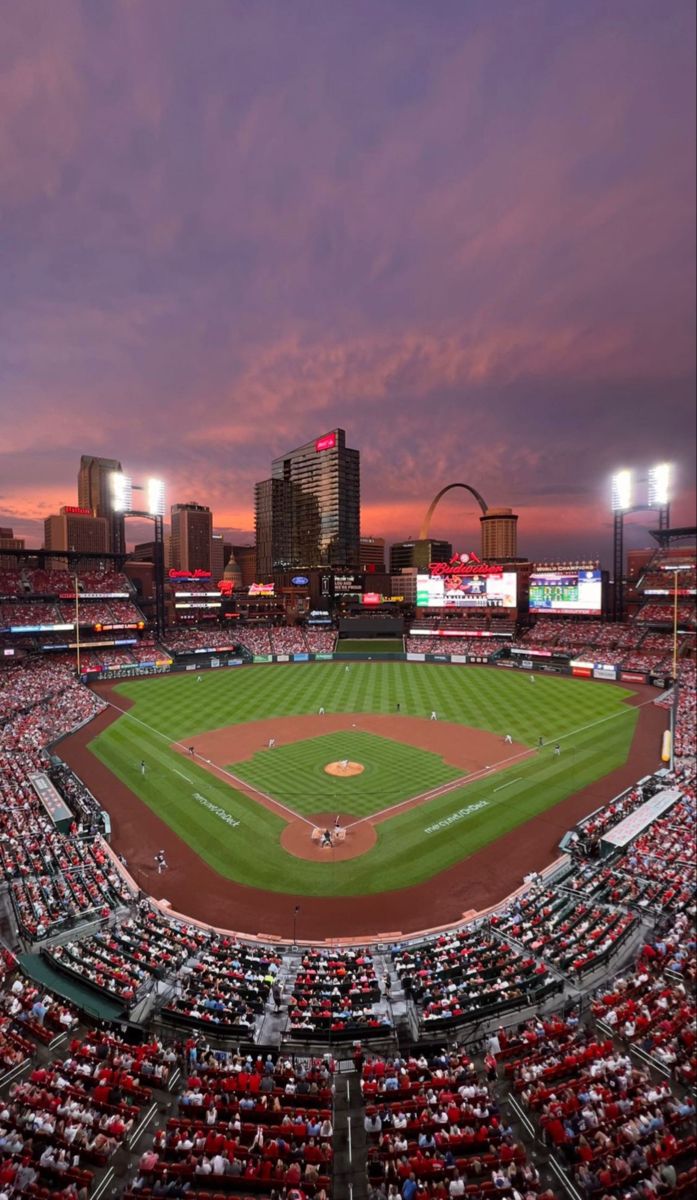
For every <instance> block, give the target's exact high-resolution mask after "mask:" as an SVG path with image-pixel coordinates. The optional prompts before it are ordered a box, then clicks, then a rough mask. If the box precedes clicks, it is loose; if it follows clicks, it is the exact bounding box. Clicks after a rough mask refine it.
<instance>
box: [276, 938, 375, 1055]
mask: <svg viewBox="0 0 697 1200" xmlns="http://www.w3.org/2000/svg"><path fill="white" fill-rule="evenodd" d="M288 1017H289V1030H288V1032H289V1034H290V1035H291V1036H293V1035H298V1036H300V1037H305V1038H307V1037H308V1035H310V1034H311V1035H312V1038H311V1039H310V1040H312V1039H315V1038H317V1037H320V1038H321V1037H325V1036H328V1037H330V1038H331V1039H332V1040H335V1039H336V1038H340V1037H354V1038H355V1037H360V1036H363V1037H367V1036H370V1035H371V1034H373V1035H377V1033H381V1034H385V1033H386V1032H387V1031H389V1030H390V1029H391V1027H392V1020H391V1018H390V1016H389V1015H388V1013H387V1011H386V1009H385V1006H384V1005H383V1004H382V1003H381V994H380V985H379V983H378V979H377V975H376V972H375V967H374V965H373V959H372V956H371V955H370V954H368V953H367V952H366V951H363V950H346V951H342V952H339V951H333V952H329V951H326V952H325V951H319V950H316V951H313V950H307V951H306V952H305V953H304V954H303V955H302V958H301V961H300V966H299V968H298V971H297V974H296V977H295V981H294V983H293V991H292V995H291V996H290V998H289V1001H288Z"/></svg>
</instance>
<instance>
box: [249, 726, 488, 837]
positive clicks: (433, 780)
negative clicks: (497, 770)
mask: <svg viewBox="0 0 697 1200" xmlns="http://www.w3.org/2000/svg"><path fill="white" fill-rule="evenodd" d="M344 758H348V759H352V760H353V761H354V762H359V763H361V765H362V766H363V767H364V768H365V770H364V771H363V774H362V775H356V776H354V777H353V778H350V779H340V778H336V777H333V776H328V775H326V774H325V772H324V767H325V765H326V763H328V762H332V761H334V760H339V761H341V759H344ZM228 769H229V770H230V771H232V772H234V774H235V775H239V776H240V778H241V779H245V780H246V781H247V782H248V783H251V784H253V786H254V787H257V788H259V789H260V790H261V791H263V792H267V793H268V794H269V795H270V796H273V797H274V798H275V799H277V800H281V801H282V802H283V803H284V804H286V805H287V806H288V807H289V808H292V809H293V810H294V811H295V812H296V813H299V814H300V816H305V817H309V816H310V815H311V814H312V813H318V812H324V811H326V810H327V809H334V808H336V810H337V812H338V811H341V813H342V814H343V815H344V816H353V817H356V818H357V819H360V818H361V817H369V816H370V815H371V813H376V812H380V811H381V810H382V809H385V808H390V807H391V806H392V805H393V804H399V802H400V801H401V800H408V799H409V798H410V797H411V796H416V795H418V794H419V793H420V792H425V791H428V789H429V788H433V787H437V786H438V785H439V784H441V783H449V782H450V780H451V779H457V778H458V776H461V775H463V774H464V772H463V771H461V770H458V769H457V768H455V767H450V766H448V765H447V763H444V762H443V760H442V758H440V757H439V756H438V755H437V754H429V753H428V752H427V751H426V750H417V749H415V747H413V746H408V745H405V743H404V742H393V741H392V740H391V739H389V738H382V737H377V736H376V735H375V734H372V733H360V732H357V731H354V730H351V731H347V732H345V733H336V734H329V735H325V736H324V737H318V738H307V739H305V740H304V741H302V742H294V743H293V744H292V745H290V746H276V747H275V748H274V749H273V750H271V751H269V750H261V751H260V752H259V753H258V754H255V755H254V757H253V758H251V759H248V760H247V761H246V762H241V763H240V762H238V763H235V764H234V765H232V766H230V767H229V768H228Z"/></svg>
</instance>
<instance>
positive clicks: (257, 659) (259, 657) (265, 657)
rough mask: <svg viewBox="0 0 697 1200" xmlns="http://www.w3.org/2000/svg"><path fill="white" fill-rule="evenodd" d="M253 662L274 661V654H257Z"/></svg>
mask: <svg viewBox="0 0 697 1200" xmlns="http://www.w3.org/2000/svg"><path fill="white" fill-rule="evenodd" d="M252 662H273V654H255V655H254V657H253V658H252Z"/></svg>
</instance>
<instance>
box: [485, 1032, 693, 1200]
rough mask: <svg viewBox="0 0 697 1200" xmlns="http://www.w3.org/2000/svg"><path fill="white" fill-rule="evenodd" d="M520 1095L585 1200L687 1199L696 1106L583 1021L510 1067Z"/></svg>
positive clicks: (542, 1036)
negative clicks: (620, 1199)
mask: <svg viewBox="0 0 697 1200" xmlns="http://www.w3.org/2000/svg"><path fill="white" fill-rule="evenodd" d="M506 1069H507V1070H508V1071H510V1072H511V1077H512V1084H513V1088H514V1090H516V1091H518V1093H519V1096H520V1100H521V1101H522V1103H523V1104H524V1106H525V1107H526V1108H527V1109H528V1111H529V1113H530V1115H531V1117H532V1119H533V1120H534V1121H535V1122H536V1123H537V1124H538V1126H539V1128H540V1130H541V1132H542V1133H543V1134H544V1136H545V1137H546V1139H547V1141H548V1143H549V1144H550V1146H551V1147H552V1148H553V1150H554V1151H555V1152H556V1153H557V1154H558V1155H559V1156H560V1158H561V1160H562V1162H563V1163H564V1164H565V1165H566V1167H567V1169H568V1170H569V1171H570V1172H571V1173H572V1175H573V1178H574V1182H575V1184H576V1186H577V1187H578V1189H579V1190H580V1191H581V1192H582V1194H583V1195H584V1196H588V1197H593V1196H597V1197H601V1196H619V1195H626V1196H632V1197H634V1196H661V1195H670V1194H673V1192H674V1189H676V1187H678V1185H679V1189H678V1190H676V1191H675V1194H680V1195H682V1194H686V1192H685V1185H686V1184H687V1183H688V1182H689V1181H688V1178H687V1175H688V1173H689V1171H690V1169H691V1161H690V1159H691V1157H693V1156H694V1145H695V1137H694V1129H693V1123H694V1113H695V1109H694V1102H693V1101H692V1100H691V1099H682V1098H679V1097H678V1096H676V1095H675V1094H674V1093H673V1092H672V1090H671V1088H670V1086H669V1084H668V1083H655V1082H654V1081H653V1080H652V1079H651V1077H650V1076H649V1074H648V1072H646V1071H644V1070H640V1069H638V1068H637V1067H636V1066H635V1065H634V1064H633V1062H632V1060H631V1058H630V1056H629V1054H628V1053H627V1052H626V1051H625V1050H618V1049H617V1047H616V1046H615V1044H614V1042H613V1041H612V1039H611V1038H605V1039H603V1037H602V1036H598V1035H597V1034H596V1033H595V1032H594V1031H593V1029H592V1028H591V1027H590V1026H588V1027H586V1026H584V1025H583V1024H582V1023H581V1022H580V1021H579V1020H578V1017H577V1016H575V1017H573V1018H572V1019H571V1020H570V1021H568V1022H566V1023H565V1024H564V1025H563V1027H562V1029H561V1030H560V1031H559V1032H556V1031H555V1032H553V1033H552V1034H548V1033H547V1032H546V1031H545V1030H544V1029H542V1030H540V1031H539V1032H538V1034H537V1036H536V1039H535V1041H534V1043H532V1044H531V1045H528V1046H526V1049H525V1052H524V1053H523V1054H522V1055H521V1056H520V1057H516V1058H514V1059H512V1060H510V1061H509V1062H508V1063H507V1068H506Z"/></svg>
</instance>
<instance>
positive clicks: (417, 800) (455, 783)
mask: <svg viewBox="0 0 697 1200" xmlns="http://www.w3.org/2000/svg"><path fill="white" fill-rule="evenodd" d="M655 703H656V700H655V697H653V696H652V697H651V699H650V700H642V702H641V704H634V705H631V706H629V705H627V707H626V708H621V709H620V710H619V711H618V712H616V713H610V714H609V715H608V716H607V717H598V720H597V721H589V722H588V724H587V725H579V727H578V729H570V730H569V732H568V733H562V734H560V735H559V736H558V737H551V738H548V739H547V741H546V742H545V744H544V746H530V747H529V748H528V749H527V750H520V751H519V752H518V754H510V755H508V757H507V758H501V759H499V761H498V762H495V763H491V765H490V766H487V767H482V768H480V769H479V770H478V771H473V772H472V773H471V774H470V775H460V776H459V778H458V779H452V780H451V781H450V783H444V784H441V786H440V787H437V788H432V789H431V790H430V791H428V792H421V794H420V795H418V796H411V797H410V798H409V799H408V800H400V801H399V802H398V803H397V804H392V805H390V806H389V807H388V808H382V809H380V811H379V812H376V813H371V814H370V816H369V817H360V818H359V819H358V820H357V821H352V822H351V823H350V824H349V825H345V826H344V828H345V829H347V830H348V829H353V827H354V826H355V825H362V824H363V823H364V821H369V822H373V821H377V819H378V818H379V817H384V816H385V815H386V814H388V813H396V812H398V811H399V809H400V808H406V807H411V808H416V807H417V805H418V806H420V805H422V804H426V803H427V802H428V801H429V800H437V799H440V797H441V796H447V795H448V793H449V792H454V791H456V790H457V789H458V788H462V787H466V786H467V784H469V783H477V782H478V781H479V780H480V779H486V778H487V776H488V775H489V774H490V772H491V771H497V770H499V769H500V768H501V767H504V766H509V765H510V764H512V763H514V762H517V761H520V760H523V759H526V758H530V757H534V756H535V755H536V754H538V753H539V751H540V750H541V749H544V750H546V749H547V748H548V747H549V746H551V745H553V744H555V743H557V742H559V743H561V742H565V741H567V740H568V738H571V737H576V735H577V734H579V733H585V732H586V730H588V729H594V728H595V726H596V725H604V724H605V722H606V721H614V720H616V718H617V717H624V716H627V714H628V713H634V712H639V711H640V709H642V708H646V705H647V704H655ZM509 782H510V783H517V782H518V781H517V780H515V779H511V780H510V781H509ZM504 787H508V784H507V783H503V784H501V788H504ZM501 788H496V789H495V791H497V792H499V791H501Z"/></svg>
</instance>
